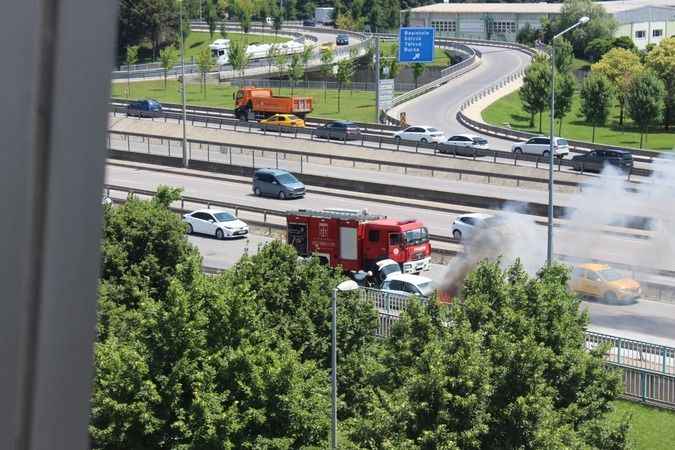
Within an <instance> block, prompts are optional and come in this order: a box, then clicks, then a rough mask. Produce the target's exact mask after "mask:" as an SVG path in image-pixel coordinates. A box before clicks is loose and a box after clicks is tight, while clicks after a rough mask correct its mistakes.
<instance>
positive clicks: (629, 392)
mask: <svg viewBox="0 0 675 450" xmlns="http://www.w3.org/2000/svg"><path fill="white" fill-rule="evenodd" d="M608 365H609V366H610V367H614V368H617V369H621V371H622V372H623V396H624V397H625V398H627V399H629V400H638V401H641V402H644V403H649V404H651V405H654V406H660V407H666V408H671V409H672V408H675V377H674V376H672V375H666V374H663V373H658V372H651V371H649V370H645V369H640V368H634V367H626V366H622V365H618V364H615V363H611V362H610V363H608Z"/></svg>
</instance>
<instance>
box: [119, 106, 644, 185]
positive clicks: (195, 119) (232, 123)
mask: <svg viewBox="0 0 675 450" xmlns="http://www.w3.org/2000/svg"><path fill="white" fill-rule="evenodd" d="M166 106H167V108H176V107H177V106H178V105H166ZM197 108H198V109H197V110H195V113H189V114H187V119H188V120H189V121H190V122H191V123H192V125H195V123H201V124H204V126H205V127H209V126H210V125H212V126H217V127H218V128H219V129H222V128H223V126H226V127H227V126H229V127H231V128H232V129H233V130H234V131H243V132H248V133H258V134H260V133H262V134H264V135H267V134H276V135H278V136H285V137H292V138H294V139H309V140H312V141H313V140H316V139H317V138H316V131H315V129H312V128H293V129H288V128H287V127H272V126H269V125H267V126H265V125H261V124H259V123H256V122H241V121H238V120H236V119H234V118H229V117H223V116H222V115H210V114H204V113H201V112H198V111H204V112H208V111H209V110H215V109H216V108H208V107H203V108H202V107H197ZM177 109H178V108H176V110H175V111H162V112H160V113H152V114H149V115H150V117H149V118H151V119H153V120H154V119H155V118H157V119H160V120H162V119H163V120H164V121H167V119H174V120H181V118H182V115H181V113H180V112H179V111H178V110H177ZM111 110H112V112H113V114H118V113H121V114H126V107H123V106H115V105H113V106H112V107H111ZM220 111H221V114H222V112H224V111H230V110H220ZM307 120H308V122H312V121H314V122H315V123H317V124H320V123H326V122H330V120H325V119H324V120H322V119H315V118H308V119H307ZM360 125H362V126H364V127H371V128H372V129H373V130H376V131H382V130H391V129H392V127H391V126H386V125H385V126H383V125H379V126H378V125H373V124H360ZM364 131H365V132H364V133H362V134H361V136H360V137H359V138H358V139H355V140H351V141H347V139H346V137H345V139H343V140H332V142H333V143H342V144H349V145H360V146H361V147H370V148H378V149H389V150H396V151H403V152H410V153H413V152H414V153H421V154H433V155H434V156H442V157H448V158H450V157H452V158H457V157H468V158H471V159H473V160H476V159H477V158H478V157H488V158H491V159H492V163H493V164H494V163H497V162H498V161H499V160H501V161H502V162H506V163H508V164H513V165H514V166H518V163H519V162H521V163H522V162H526V163H527V165H528V166H530V167H531V165H532V163H534V165H535V168H538V167H540V165H541V167H547V166H548V156H543V155H532V154H518V153H513V152H508V151H503V150H490V149H485V150H482V149H472V150H467V149H466V148H464V147H457V146H454V145H449V144H446V143H422V142H409V141H401V140H398V139H395V138H394V137H393V136H391V135H389V136H387V135H384V134H379V135H373V134H369V132H368V130H364ZM129 134H131V135H136V136H141V137H142V136H145V135H144V134H140V133H129ZM148 136H150V135H148ZM151 137H152V138H163V139H165V140H167V138H165V137H162V136H151ZM191 141H194V140H191ZM197 142H201V143H203V144H207V143H208V144H210V145H222V143H218V142H212V141H211V142H209V141H205V140H204V141H197ZM467 153H468V155H467ZM338 158H339V155H336V156H335V159H338ZM376 163H377V162H376ZM381 164H382V165H390V166H391V165H395V164H394V163H392V162H388V161H386V162H385V161H383V162H382V163H381ZM556 166H557V167H556V169H555V170H556V171H558V172H560V171H561V170H562V167H566V168H567V167H574V164H573V163H572V161H570V160H565V159H562V158H560V159H558V160H557V161H556ZM398 167H401V168H404V167H405V166H402V165H398ZM408 168H413V169H414V168H419V169H423V170H429V171H430V172H431V173H432V175H433V173H435V172H436V170H438V171H439V173H442V172H446V173H447V172H452V173H457V174H460V173H464V174H468V175H478V176H485V177H486V180H487V181H488V183H490V182H491V180H492V179H495V180H498V179H510V180H513V181H514V182H515V184H516V186H520V183H521V182H524V181H527V182H530V181H531V182H533V183H544V182H546V183H548V179H547V178H545V177H544V176H543V174H542V177H541V178H540V177H526V176H520V175H510V174H502V173H498V172H497V171H494V172H485V171H476V170H464V169H444V168H439V169H435V168H433V169H432V168H431V167H425V168H422V167H417V166H408ZM578 169H579V173H580V174H582V175H583V173H584V167H583V165H582V166H581V167H579V168H578ZM405 171H406V172H405V173H407V169H405ZM651 174H652V171H651V170H649V169H644V168H639V167H633V168H631V169H630V171H628V172H627V173H626V179H627V180H630V179H631V177H632V176H633V175H636V176H650V175H651ZM460 181H461V176H460ZM555 183H556V184H558V185H560V186H571V187H578V188H583V186H584V185H585V183H580V182H576V181H565V180H556V181H555Z"/></svg>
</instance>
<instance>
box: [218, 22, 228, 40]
mask: <svg viewBox="0 0 675 450" xmlns="http://www.w3.org/2000/svg"><path fill="white" fill-rule="evenodd" d="M220 37H222V38H223V39H227V28H226V26H225V22H220Z"/></svg>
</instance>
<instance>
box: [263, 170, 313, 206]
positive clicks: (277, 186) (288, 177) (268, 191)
mask: <svg viewBox="0 0 675 450" xmlns="http://www.w3.org/2000/svg"><path fill="white" fill-rule="evenodd" d="M253 193H254V194H255V195H257V196H258V197H260V196H262V195H265V196H269V197H278V198H279V199H281V200H285V199H287V198H297V197H302V196H304V195H305V185H304V184H302V182H301V181H299V180H298V179H297V178H295V177H294V176H293V174H291V173H290V172H288V171H286V170H281V169H258V170H256V171H255V174H253Z"/></svg>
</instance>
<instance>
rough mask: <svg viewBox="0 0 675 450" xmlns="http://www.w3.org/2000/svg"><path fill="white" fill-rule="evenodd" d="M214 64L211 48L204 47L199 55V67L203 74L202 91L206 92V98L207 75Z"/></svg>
mask: <svg viewBox="0 0 675 450" xmlns="http://www.w3.org/2000/svg"><path fill="white" fill-rule="evenodd" d="M214 65H215V63H214V61H213V56H211V49H209V48H208V47H204V48H202V49H201V50H200V52H199V54H198V55H197V67H198V68H199V73H200V74H201V76H202V89H203V91H202V92H203V93H204V98H206V75H207V74H208V73H209V72H210V71H211V69H213V66H214Z"/></svg>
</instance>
